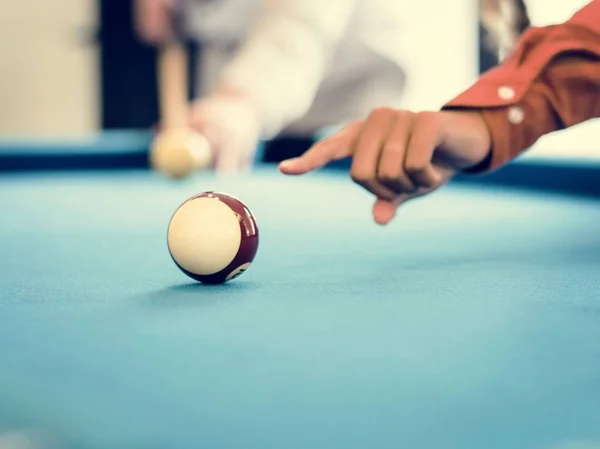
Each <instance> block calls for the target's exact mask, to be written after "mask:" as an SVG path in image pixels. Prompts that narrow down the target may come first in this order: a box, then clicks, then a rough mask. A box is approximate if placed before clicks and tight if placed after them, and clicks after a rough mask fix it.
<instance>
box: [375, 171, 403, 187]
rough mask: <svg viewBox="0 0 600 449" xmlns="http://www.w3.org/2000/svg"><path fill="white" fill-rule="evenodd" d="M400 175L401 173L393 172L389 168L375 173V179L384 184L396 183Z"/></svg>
mask: <svg viewBox="0 0 600 449" xmlns="http://www.w3.org/2000/svg"><path fill="white" fill-rule="evenodd" d="M401 177H402V174H401V173H394V172H393V171H392V170H389V169H384V170H381V171H380V172H379V174H378V175H377V179H378V180H379V181H380V182H382V183H383V184H386V185H398V184H399V183H400V178H401Z"/></svg>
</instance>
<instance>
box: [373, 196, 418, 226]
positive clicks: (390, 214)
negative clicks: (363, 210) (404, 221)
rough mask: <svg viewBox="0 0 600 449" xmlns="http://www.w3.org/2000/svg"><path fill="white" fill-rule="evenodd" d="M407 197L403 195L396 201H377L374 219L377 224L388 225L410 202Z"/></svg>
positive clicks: (374, 208)
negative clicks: (407, 202) (406, 203)
mask: <svg viewBox="0 0 600 449" xmlns="http://www.w3.org/2000/svg"><path fill="white" fill-rule="evenodd" d="M408 199H409V198H408V196H407V195H401V196H399V197H398V198H396V199H395V200H394V201H387V200H382V199H377V200H376V201H375V204H374V205H373V219H374V220H375V222H376V223H377V224H380V225H387V224H388V223H390V222H391V221H392V220H393V219H394V217H395V216H396V211H397V210H398V207H400V206H401V205H402V204H403V203H405V202H406V201H407V200H408Z"/></svg>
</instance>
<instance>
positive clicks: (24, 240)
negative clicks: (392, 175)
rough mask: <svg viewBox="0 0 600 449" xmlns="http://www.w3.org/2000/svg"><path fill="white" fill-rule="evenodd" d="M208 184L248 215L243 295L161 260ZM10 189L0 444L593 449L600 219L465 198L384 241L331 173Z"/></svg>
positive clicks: (366, 204) (414, 216)
mask: <svg viewBox="0 0 600 449" xmlns="http://www.w3.org/2000/svg"><path fill="white" fill-rule="evenodd" d="M213 189H215V190H222V191H226V192H229V193H232V194H234V195H237V196H239V197H240V198H241V199H243V200H244V201H245V202H246V203H247V204H248V206H249V207H250V208H251V209H253V210H254V212H255V214H256V216H257V219H258V221H259V226H260V230H261V245H260V249H259V253H258V255H257V258H256V261H255V264H254V265H253V266H252V267H251V269H250V270H249V271H248V272H246V273H245V274H244V275H243V276H241V277H240V278H238V279H237V280H236V281H233V282H231V283H229V284H225V285H222V286H203V285H200V284H197V283H194V282H193V281H191V280H189V279H188V278H186V277H185V276H184V275H183V274H182V273H180V272H179V271H178V270H177V268H176V267H175V266H174V264H173V263H172V262H171V260H170V258H169V256H168V252H167V248H166V227H167V223H168V220H169V218H170V215H171V213H172V212H173V211H174V210H175V208H176V207H177V205H179V203H181V202H182V201H183V200H184V199H186V198H187V197H188V196H190V195H192V194H193V193H196V192H199V191H203V190H213ZM0 192H1V193H0V211H1V217H2V218H1V220H0V248H1V250H2V257H1V258H0V433H1V432H2V431H6V432H9V431H20V430H22V429H34V430H36V431H41V432H44V433H45V434H46V435H49V436H51V438H53V439H55V440H56V441H58V442H60V444H61V445H62V446H61V447H64V448H86V449H87V448H89V449H113V448H114V449H117V448H118V449H121V448H122V449H152V448H157V449H158V448H164V449H180V448H181V449H184V448H185V449H190V448H202V449H204V448H206V449H238V448H239V449H242V448H243V449H251V448H260V449H271V448H273V449H275V448H277V449H283V448H286V449H321V448H322V449H353V448H357V449H358V448H360V449H367V448H378V449H388V448H389V449H392V448H393V449H397V448H411V449H441V448H443V449H459V448H460V449H507V448H510V449H562V448H575V447H577V448H580V447H581V448H583V447H585V448H588V447H589V448H597V447H600V232H599V230H600V203H599V202H598V201H597V200H593V199H583V198H575V197H567V196H560V195H557V194H548V193H546V194H543V193H533V192H523V191H515V190H509V189H503V188H493V187H490V186H487V187H484V186H476V187H473V186H468V185H458V186H451V187H448V188H446V189H444V190H442V191H440V192H438V193H436V194H435V195H432V196H430V197H428V198H427V199H423V200H419V201H415V202H413V203H412V204H409V205H407V206H406V208H405V209H404V210H402V211H401V212H400V213H399V215H398V217H397V219H396V220H395V221H394V223H393V224H392V225H390V226H388V227H378V226H376V225H374V224H373V223H372V221H371V217H370V206H371V199H370V197H369V196H368V195H367V194H366V193H363V192H362V191H361V190H360V189H358V188H357V187H355V186H354V185H352V183H351V182H349V181H348V180H347V178H346V177H345V176H342V175H341V174H336V173H318V174H315V175H311V176H308V177H303V178H294V179H291V178H288V179H285V178H284V177H283V176H281V175H279V174H277V173H276V172H275V171H274V170H269V169H265V170H258V171H256V172H254V173H252V174H248V175H244V176H243V177H241V178H235V179H215V178H214V177H212V176H210V175H199V176H197V177H195V178H194V179H190V180H187V181H184V182H181V183H172V182H169V181H167V180H165V179H162V178H161V177H159V176H157V175H153V174H150V173H148V172H143V171H138V172H136V171H132V172H128V171H119V172H110V171H106V172H102V171H97V172H94V173H43V174H41V173H37V174H33V173H29V174H28V173H20V174H14V175H5V176H2V177H0ZM577 444H583V445H584V446H576V445H577ZM587 445H589V446H587Z"/></svg>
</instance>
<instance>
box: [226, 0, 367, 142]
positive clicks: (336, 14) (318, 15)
mask: <svg viewBox="0 0 600 449" xmlns="http://www.w3.org/2000/svg"><path fill="white" fill-rule="evenodd" d="M319 5H322V4H321V3H320V2H318V1H317V0H304V1H303V2H297V0H289V1H283V2H278V4H277V5H276V6H269V7H265V8H266V9H265V12H264V14H263V16H262V17H261V19H260V20H259V22H258V23H257V25H256V27H255V28H254V30H253V32H252V33H251V34H250V36H249V37H248V39H247V40H246V42H244V44H243V45H242V47H241V49H240V51H239V52H238V53H237V54H236V55H235V56H234V58H233V60H232V61H230V63H229V64H227V66H226V67H225V68H224V70H223V72H222V74H221V77H220V82H219V85H220V86H221V89H224V90H228V91H232V90H233V91H239V92H240V93H241V94H243V95H244V96H246V97H247V98H248V99H249V100H250V101H251V102H252V103H253V105H254V106H255V108H256V110H257V112H258V115H259V117H260V121H261V125H262V128H263V131H264V136H265V137H271V136H273V135H274V134H277V133H278V132H279V131H280V130H281V129H282V128H284V127H286V126H287V125H289V124H290V123H291V122H293V121H294V120H296V119H298V118H300V117H302V116H303V115H304V114H305V113H306V112H307V111H308V109H309V108H310V106H311V104H312V102H313V100H314V97H315V95H316V92H317V90H318V88H319V85H320V84H321V81H322V79H323V77H324V75H325V72H326V70H327V69H328V65H329V63H330V61H331V59H332V57H333V53H334V52H335V50H336V48H337V45H338V43H339V41H340V40H341V39H342V37H343V35H344V34H345V31H346V27H347V25H348V22H349V21H350V18H351V16H352V13H353V11H354V5H355V0H330V2H329V3H328V4H327V8H326V10H323V8H322V6H319Z"/></svg>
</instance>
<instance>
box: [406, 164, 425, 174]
mask: <svg viewBox="0 0 600 449" xmlns="http://www.w3.org/2000/svg"><path fill="white" fill-rule="evenodd" d="M426 169H427V163H424V162H414V161H408V162H407V163H406V165H405V166H404V170H405V171H406V173H407V174H409V175H420V174H422V173H423V172H424V171H425V170H426Z"/></svg>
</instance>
